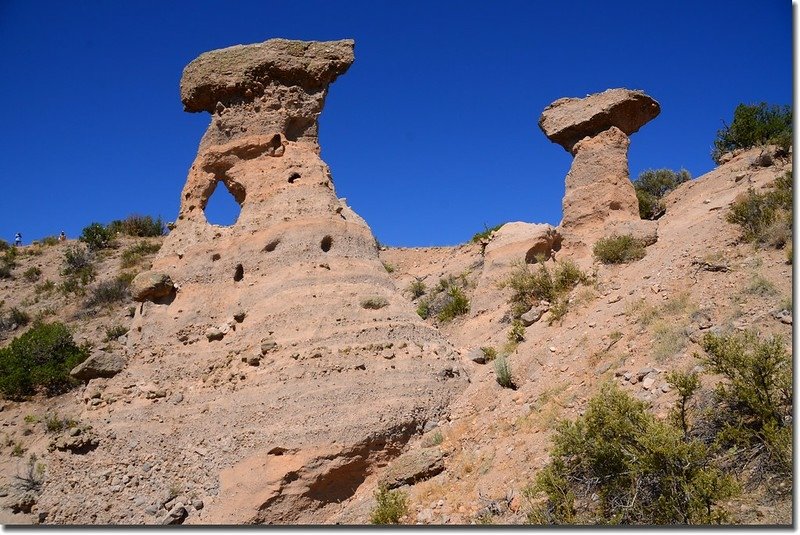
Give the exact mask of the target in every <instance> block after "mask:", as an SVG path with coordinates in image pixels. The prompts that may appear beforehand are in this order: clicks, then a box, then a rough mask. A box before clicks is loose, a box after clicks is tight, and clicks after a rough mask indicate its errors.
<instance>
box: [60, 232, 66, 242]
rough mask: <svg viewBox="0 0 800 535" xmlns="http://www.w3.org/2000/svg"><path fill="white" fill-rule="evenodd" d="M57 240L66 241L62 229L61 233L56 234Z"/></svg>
mask: <svg viewBox="0 0 800 535" xmlns="http://www.w3.org/2000/svg"><path fill="white" fill-rule="evenodd" d="M58 241H67V235H66V234H64V231H63V230H62V231H61V234H59V235H58Z"/></svg>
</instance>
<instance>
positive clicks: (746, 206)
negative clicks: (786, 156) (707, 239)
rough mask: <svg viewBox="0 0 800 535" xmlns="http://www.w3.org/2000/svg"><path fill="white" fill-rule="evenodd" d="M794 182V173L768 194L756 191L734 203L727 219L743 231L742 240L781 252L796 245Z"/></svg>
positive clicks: (785, 174) (788, 172) (750, 191)
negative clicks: (782, 248)
mask: <svg viewBox="0 0 800 535" xmlns="http://www.w3.org/2000/svg"><path fill="white" fill-rule="evenodd" d="M793 186H794V181H793V178H792V173H791V171H787V172H786V173H784V174H783V175H781V176H779V177H777V178H776V179H775V182H773V183H772V187H771V188H770V189H769V190H767V191H766V192H764V193H757V192H755V191H754V190H753V189H752V188H751V189H750V190H748V192H747V193H746V194H742V195H740V196H739V197H737V198H736V199H735V200H734V201H733V203H731V207H730V211H729V212H728V214H727V216H726V219H727V221H728V222H729V223H734V224H736V225H739V226H740V227H741V228H742V240H743V241H746V242H754V243H757V244H768V245H772V246H774V247H777V248H781V247H783V246H784V245H786V244H787V243H791V241H792V218H793V205H792V194H793V190H794V187H793Z"/></svg>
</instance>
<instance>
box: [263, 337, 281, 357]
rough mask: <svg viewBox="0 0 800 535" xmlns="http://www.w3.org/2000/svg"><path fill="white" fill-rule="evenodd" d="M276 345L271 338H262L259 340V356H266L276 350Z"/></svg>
mask: <svg viewBox="0 0 800 535" xmlns="http://www.w3.org/2000/svg"><path fill="white" fill-rule="evenodd" d="M277 347H278V344H277V343H276V342H275V340H273V339H272V338H264V339H263V340H261V354H262V355H266V354H267V353H269V352H270V351H272V350H273V349H275V348H277Z"/></svg>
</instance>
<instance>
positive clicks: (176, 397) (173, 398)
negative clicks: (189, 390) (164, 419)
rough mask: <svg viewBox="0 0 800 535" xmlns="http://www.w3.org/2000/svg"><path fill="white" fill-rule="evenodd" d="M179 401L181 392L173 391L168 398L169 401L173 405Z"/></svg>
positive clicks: (181, 398) (181, 396)
mask: <svg viewBox="0 0 800 535" xmlns="http://www.w3.org/2000/svg"><path fill="white" fill-rule="evenodd" d="M181 401H183V394H181V393H180V392H175V393H174V394H172V396H170V398H169V402H170V403H172V404H173V405H177V404H178V403H180V402H181Z"/></svg>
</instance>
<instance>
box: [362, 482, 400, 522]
mask: <svg viewBox="0 0 800 535" xmlns="http://www.w3.org/2000/svg"><path fill="white" fill-rule="evenodd" d="M375 501H376V502H377V503H376V505H375V508H374V509H373V510H372V513H371V514H370V522H371V523H372V524H399V523H400V519H401V518H402V517H403V516H405V515H407V514H408V496H407V495H406V493H405V492H402V491H399V490H389V489H388V488H387V487H386V486H385V485H381V486H379V487H378V490H376V491H375Z"/></svg>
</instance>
